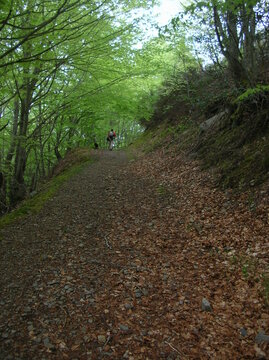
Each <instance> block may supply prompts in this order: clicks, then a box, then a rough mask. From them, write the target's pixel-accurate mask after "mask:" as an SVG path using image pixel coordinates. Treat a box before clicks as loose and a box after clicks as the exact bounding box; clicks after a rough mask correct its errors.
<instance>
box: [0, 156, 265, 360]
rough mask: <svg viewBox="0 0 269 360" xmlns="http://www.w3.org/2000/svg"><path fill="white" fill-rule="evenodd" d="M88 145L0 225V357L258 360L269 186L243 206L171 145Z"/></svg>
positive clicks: (261, 350)
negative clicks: (85, 159) (151, 149)
mask: <svg viewBox="0 0 269 360" xmlns="http://www.w3.org/2000/svg"><path fill="white" fill-rule="evenodd" d="M97 154H98V155H97V158H98V161H96V162H94V163H93V164H90V165H87V167H86V168H85V169H84V170H83V172H81V173H80V174H78V175H76V176H74V177H73V178H72V179H70V180H69V181H68V182H66V183H65V184H64V186H63V187H62V188H61V189H60V191H59V192H58V193H57V195H56V196H54V197H53V198H52V199H51V200H50V201H49V202H48V203H47V204H46V205H45V206H44V208H43V210H42V211H41V212H40V213H39V214H38V215H35V216H29V217H27V218H24V219H22V220H20V221H17V222H16V224H15V225H13V226H10V227H7V228H6V229H4V230H2V231H1V239H2V240H1V248H0V271H1V280H0V306H1V313H0V359H10V360H13V359H27V360H29V359H129V360H132V359H170V360H172V359H255V358H260V359H261V358H264V359H265V358H269V348H268V342H267V341H266V339H267V338H266V336H267V335H268V334H269V314H268V305H266V295H267V296H268V293H267V292H266V284H265V283H263V279H265V278H266V277H265V276H266V271H268V242H269V241H268V234H269V217H268V214H269V212H268V209H269V205H268V190H267V189H260V190H259V192H258V195H257V194H256V193H255V204H254V205H252V203H253V202H254V200H249V199H250V198H249V196H250V195H249V194H244V195H242V196H237V197H235V196H234V195H233V194H232V193H231V192H229V191H227V192H221V191H219V190H217V189H215V187H214V183H213V180H212V178H211V176H210V175H209V174H208V173H204V172H201V170H200V168H199V166H198V164H197V163H195V162H193V161H190V160H186V159H185V158H183V157H182V156H179V155H175V154H173V153H172V152H170V153H165V152H164V151H163V150H160V151H159V152H158V151H157V152H155V153H153V154H150V155H147V156H144V157H143V158H140V159H138V160H136V161H131V162H128V161H127V158H126V155H125V154H124V153H123V152H107V151H99V152H98V153H97ZM253 196H254V195H253ZM268 286H269V285H268ZM267 291H269V290H267ZM203 299H204V300H203ZM205 299H206V300H207V301H208V302H209V304H207V303H206V302H205ZM267 300H268V299H267ZM203 301H204V302H203ZM257 335H258V338H257ZM259 336H260V337H259ZM263 336H264V337H263ZM260 340H261V341H260ZM267 340H268V339H267Z"/></svg>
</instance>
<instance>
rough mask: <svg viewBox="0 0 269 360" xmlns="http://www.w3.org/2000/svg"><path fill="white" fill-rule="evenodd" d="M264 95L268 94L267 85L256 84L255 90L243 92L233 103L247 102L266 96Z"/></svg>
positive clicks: (268, 86) (268, 88)
mask: <svg viewBox="0 0 269 360" xmlns="http://www.w3.org/2000/svg"><path fill="white" fill-rule="evenodd" d="M266 93H269V85H262V84H258V85H257V86H256V87H255V88H250V89H247V90H246V91H244V92H243V94H241V95H240V96H238V97H237V99H236V100H235V103H240V102H247V101H249V100H250V99H252V98H254V97H259V96H261V95H266Z"/></svg>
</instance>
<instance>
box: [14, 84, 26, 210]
mask: <svg viewBox="0 0 269 360" xmlns="http://www.w3.org/2000/svg"><path fill="white" fill-rule="evenodd" d="M27 88H28V91H27V93H28V94H29V90H30V89H29V86H28V87H27ZM29 111H30V102H29V96H26V98H25V99H21V114H20V123H19V140H18V143H17V146H16V157H15V167H14V175H13V178H12V179H11V187H10V203H11V206H14V205H16V204H17V203H18V202H19V201H21V200H23V199H24V198H25V195H26V185H25V182H24V172H25V168H26V160H27V154H26V134H27V127H28V121H29Z"/></svg>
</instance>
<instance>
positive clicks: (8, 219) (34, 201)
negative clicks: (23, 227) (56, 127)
mask: <svg viewBox="0 0 269 360" xmlns="http://www.w3.org/2000/svg"><path fill="white" fill-rule="evenodd" d="M68 158H69V160H68ZM70 159H72V160H70ZM63 162H64V163H65V166H63V164H61V165H59V166H61V170H59V168H57V172H58V175H56V176H54V177H53V178H52V179H50V180H49V181H48V182H46V183H45V184H44V185H43V186H42V189H41V191H40V192H39V193H38V194H37V195H35V196H33V197H32V198H29V199H26V200H24V201H23V202H22V203H21V204H20V206H19V207H18V208H16V209H15V210H13V211H12V212H10V213H9V214H7V215H5V216H3V217H1V218H0V229H1V228H3V227H4V226H6V225H9V224H11V223H13V222H14V221H15V220H17V219H18V218H20V217H23V216H26V215H29V214H36V213H38V212H39V211H40V210H41V209H42V207H43V206H44V204H45V203H46V202H47V201H48V200H49V199H50V198H52V197H53V196H54V195H55V193H56V192H57V191H58V189H59V188H60V187H61V185H62V184H63V183H64V182H65V181H67V180H68V179H70V178H71V177H72V176H74V175H76V174H78V173H79V172H80V171H81V170H82V169H83V168H84V167H85V166H86V164H89V163H91V162H93V159H92V158H91V155H90V152H89V150H82V149H79V150H78V151H73V152H72V155H71V154H70V155H68V156H67V158H66V159H63ZM60 171H61V172H60Z"/></svg>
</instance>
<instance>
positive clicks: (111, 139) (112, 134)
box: [107, 129, 116, 150]
mask: <svg viewBox="0 0 269 360" xmlns="http://www.w3.org/2000/svg"><path fill="white" fill-rule="evenodd" d="M115 138H116V132H115V131H114V130H113V129H111V130H110V131H109V132H108V133H107V141H108V144H109V145H108V148H109V150H112V149H113V146H114V139H115Z"/></svg>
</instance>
